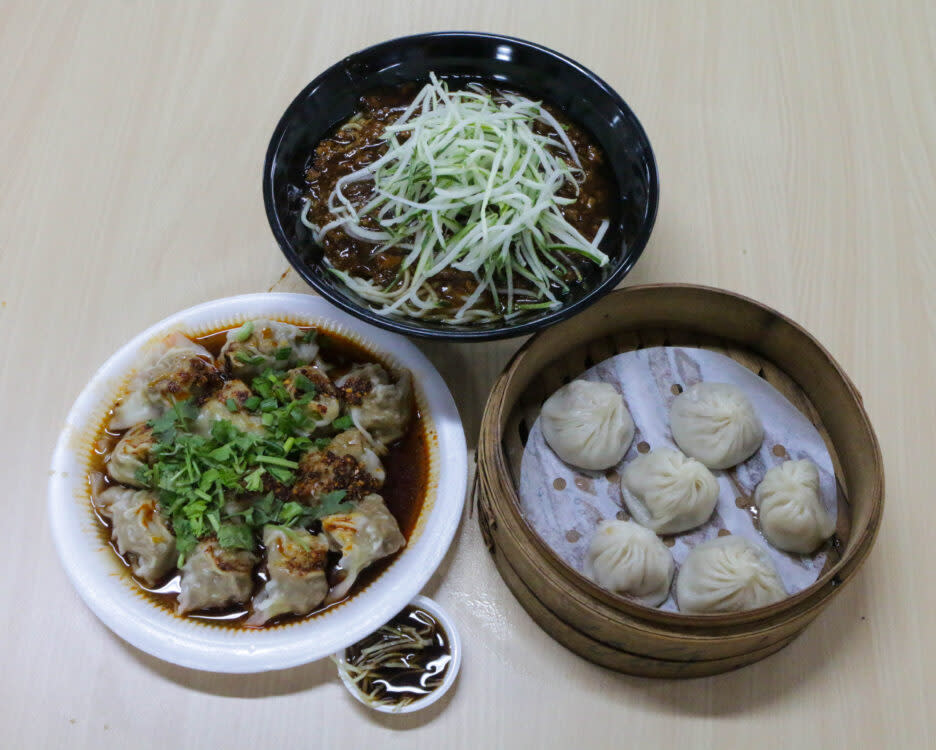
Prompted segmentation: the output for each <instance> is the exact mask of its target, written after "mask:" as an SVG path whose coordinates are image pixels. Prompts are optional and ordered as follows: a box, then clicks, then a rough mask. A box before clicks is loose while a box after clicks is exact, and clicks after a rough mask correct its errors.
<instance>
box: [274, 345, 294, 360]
mask: <svg viewBox="0 0 936 750" xmlns="http://www.w3.org/2000/svg"><path fill="white" fill-rule="evenodd" d="M291 354H292V347H291V346H282V347H280V348H279V349H277V350H276V353H275V354H274V355H273V356H274V357H275V358H276V359H278V360H279V361H281V362H282V361H283V360H287V359H289V357H290V355H291Z"/></svg>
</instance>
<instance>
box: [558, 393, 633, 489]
mask: <svg viewBox="0 0 936 750" xmlns="http://www.w3.org/2000/svg"><path fill="white" fill-rule="evenodd" d="M542 419H543V437H545V438H546V442H547V443H548V444H549V447H550V448H552V449H553V450H554V451H555V452H556V455H558V456H559V458H561V459H562V460H563V461H565V462H566V463H568V464H572V465H573V466H577V467H579V468H580V469H587V470H590V471H601V470H603V469H608V468H610V467H612V466H614V465H615V464H617V463H618V462H619V461H620V460H621V459H622V458H624V454H625V453H627V449H628V448H629V447H630V444H631V441H633V439H634V420H633V419H632V418H631V415H630V412H629V411H628V410H627V406H626V405H625V404H624V399H623V397H622V396H621V394H620V393H618V391H617V389H615V387H614V386H613V385H611V384H610V383H596V382H593V381H590V380H573V381H572V382H571V383H569V384H568V385H564V386H562V388H560V389H559V390H557V391H556V392H555V393H554V394H553V395H552V396H550V397H549V398H548V399H546V402H545V403H544V404H543V411H542Z"/></svg>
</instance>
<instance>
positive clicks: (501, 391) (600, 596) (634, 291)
mask: <svg viewBox="0 0 936 750" xmlns="http://www.w3.org/2000/svg"><path fill="white" fill-rule="evenodd" d="M679 292H681V293H687V294H689V295H693V296H695V297H696V298H698V299H709V300H713V299H719V298H721V299H723V300H727V301H730V302H731V303H732V304H733V305H735V306H737V305H740V306H742V307H747V308H749V310H750V311H751V312H756V313H758V314H760V315H761V316H762V317H763V318H764V319H765V320H766V321H767V325H768V327H769V328H773V327H775V326H780V327H786V328H787V329H789V331H790V332H792V333H793V334H794V336H796V337H798V338H799V339H801V343H803V344H806V345H808V346H810V347H812V349H813V350H814V353H815V354H816V355H817V356H818V357H819V358H820V359H821V361H822V363H823V365H824V366H825V367H827V368H828V370H829V372H830V375H834V376H835V377H837V378H838V380H839V381H840V384H841V386H842V387H843V388H844V390H845V393H846V395H847V397H848V400H849V402H850V403H849V406H850V407H851V408H852V410H853V412H854V415H853V416H855V417H857V420H858V427H859V429H860V431H861V433H862V438H863V440H864V442H865V443H866V446H867V448H868V451H869V454H870V459H871V464H872V466H871V472H872V473H873V475H874V478H875V481H874V486H873V487H872V488H871V492H870V494H871V502H872V508H871V512H870V515H869V517H868V520H867V523H866V524H865V525H864V526H863V527H862V528H860V529H857V530H856V529H853V534H852V538H851V539H849V541H848V544H847V547H846V549H845V551H844V554H843V555H842V557H841V559H840V560H839V561H837V562H836V563H835V564H834V565H833V566H832V567H831V568H830V569H829V570H828V571H827V572H826V573H824V574H823V575H822V576H820V578H819V579H818V580H817V581H816V582H815V583H813V584H812V585H810V586H808V587H807V588H805V589H803V590H802V591H800V592H798V593H796V594H794V595H792V596H789V597H786V598H785V599H783V600H781V601H779V602H777V603H775V604H772V605H769V606H766V607H760V608H757V609H753V610H747V611H744V612H737V613H717V614H684V613H679V612H664V611H662V610H659V609H656V608H653V607H646V606H643V605H640V604H637V603H636V602H634V601H632V600H629V599H626V598H624V597H621V596H618V595H616V594H613V593H612V592H610V591H607V590H605V589H603V588H601V587H599V586H598V585H597V584H595V583H594V582H593V581H591V580H589V579H588V578H586V577H585V576H584V575H583V574H581V573H579V572H578V571H576V570H575V569H573V568H572V567H571V566H570V565H568V564H566V563H565V562H564V561H563V560H561V559H560V558H559V557H558V555H556V553H555V552H554V551H553V550H552V549H551V548H550V547H549V546H548V545H547V544H546V543H545V542H544V541H543V540H542V539H541V538H540V536H539V535H538V534H537V533H536V532H535V531H534V530H533V528H532V527H531V526H530V525H529V523H528V522H527V520H526V518H525V517H524V516H523V514H522V512H521V510H520V504H519V497H518V495H517V491H516V488H515V487H514V484H513V481H512V479H511V477H510V471H509V469H508V467H507V460H506V457H505V455H504V451H503V448H502V441H503V439H504V428H505V425H506V420H507V418H508V417H509V415H510V413H511V409H512V408H513V404H511V405H510V407H509V408H505V407H506V406H507V404H506V401H507V391H508V387H509V386H510V384H511V383H512V381H513V379H514V378H515V377H517V373H518V371H519V370H520V369H521V367H522V366H523V363H524V361H525V359H526V358H527V357H528V356H530V355H531V354H532V353H534V352H537V350H538V348H539V347H541V346H544V341H547V340H552V339H554V338H556V337H557V336H556V334H557V333H561V332H564V331H567V330H570V329H572V328H573V327H575V326H577V325H578V326H579V327H580V326H581V322H582V321H581V320H580V318H581V317H583V316H587V315H588V314H589V312H591V313H592V314H594V313H595V312H596V311H598V310H599V309H601V308H609V309H612V308H613V307H614V306H615V305H618V304H622V303H624V302H625V301H626V302H627V303H628V304H631V305H639V302H640V300H641V299H646V298H647V297H648V296H653V295H659V294H661V293H679ZM673 323H674V321H672V320H670V321H666V320H653V321H647V322H646V324H635V325H628V326H627V327H625V328H622V329H621V330H639V328H640V326H641V325H645V326H646V327H651V326H656V327H663V326H666V325H670V326H672V325H673ZM679 325H680V326H681V327H682V328H684V329H685V330H687V331H689V330H696V331H698V333H700V334H707V335H710V332H709V331H706V330H704V328H703V327H701V326H693V325H684V324H682V323H680V324H679ZM716 335H718V336H720V337H721V338H727V337H725V336H724V335H723V334H716ZM591 338H595V337H591ZM588 340H589V337H588V336H587V335H586V336H584V337H581V343H582V344H584V343H586V342H587V341H588ZM736 343H739V344H744V345H746V346H749V347H750V348H752V349H753V350H754V351H755V352H758V354H759V356H762V357H764V358H765V359H768V360H769V361H771V362H773V361H774V360H773V357H772V356H771V355H769V354H760V350H759V349H758V341H756V340H752V341H743V340H741V339H738V340H737V341H736ZM562 354H563V352H562V351H557V352H556V353H555V355H554V356H552V357H551V358H550V359H549V360H548V362H547V366H548V364H549V363H551V362H554V361H555V360H556V359H558V358H559V357H561V356H562ZM777 367H779V368H780V369H781V370H784V371H785V368H783V367H781V366H780V365H777ZM532 377H535V375H534V376H531V378H529V379H528V380H527V382H529V380H530V379H532ZM477 460H478V474H479V485H480V489H481V490H482V492H481V496H484V495H485V494H486V495H487V496H488V497H490V498H492V499H494V500H495V502H496V501H497V499H498V498H500V499H502V502H498V503H497V510H498V511H502V512H503V513H504V514H505V515H506V518H503V520H505V521H508V522H509V523H507V524H505V526H506V527H507V533H509V534H510V536H511V537H513V539H514V541H515V542H516V543H517V544H516V546H517V549H519V550H522V551H524V552H525V554H527V556H529V557H530V558H531V559H532V560H534V561H535V558H536V555H533V552H534V551H535V552H536V553H537V555H538V556H539V558H540V560H539V562H545V563H546V564H547V565H548V566H549V568H550V569H551V572H554V573H557V574H558V576H559V577H560V578H562V579H564V580H565V581H566V582H567V583H569V584H571V585H570V586H568V587H567V588H568V589H569V592H568V593H569V595H570V596H571V597H573V598H575V599H577V600H579V604H580V606H582V607H584V608H585V609H586V610H592V611H593V612H594V613H595V614H598V615H599V616H606V615H607V613H608V610H611V611H613V612H615V613H618V614H620V615H623V616H625V617H626V618H627V619H628V621H629V624H630V625H632V626H634V627H637V628H647V629H648V631H649V632H652V631H654V630H656V628H658V627H660V626H662V627H665V628H666V629H667V630H668V631H672V630H673V629H674V628H678V629H683V630H686V631H687V632H686V635H689V634H690V633H692V632H699V631H703V632H704V631H705V630H706V629H710V628H714V629H716V630H717V631H720V632H721V631H722V629H723V628H728V629H729V630H737V632H738V633H739V636H741V635H744V634H750V632H751V630H750V625H751V624H762V625H764V626H765V629H771V628H773V627H777V626H778V625H781V624H782V623H783V622H786V621H788V620H791V619H798V618H802V617H803V616H805V615H806V614H807V613H809V612H810V611H811V610H813V609H815V608H816V607H821V606H824V605H825V603H826V602H827V600H828V598H829V597H830V596H832V595H833V593H835V592H836V591H837V590H838V589H840V588H841V587H842V586H843V585H844V584H845V583H847V582H848V581H849V580H851V578H852V577H853V574H854V573H855V571H856V570H857V569H858V568H859V567H860V565H861V563H862V562H863V561H864V560H865V558H866V557H867V555H868V553H869V552H870V550H871V548H872V546H873V544H874V540H875V538H876V536H877V532H878V529H879V528H880V521H881V516H882V513H883V505H884V472H883V458H882V455H881V450H880V445H879V443H878V440H877V437H876V435H875V433H874V429H873V427H872V426H871V422H870V419H869V418H868V415H867V412H866V411H865V409H864V406H863V403H862V399H861V395H860V393H859V392H858V390H857V388H855V386H854V384H853V383H852V381H851V379H850V378H849V377H848V375H847V374H846V373H845V372H844V370H843V369H842V367H841V366H840V365H839V364H838V362H836V360H835V359H834V357H833V356H832V355H831V353H830V352H829V351H828V350H827V349H826V348H825V347H824V346H822V344H820V343H819V342H818V341H817V340H816V339H815V338H814V337H813V336H812V335H811V334H810V333H809V332H808V331H807V330H806V329H805V328H803V327H802V326H801V325H799V324H798V323H796V322H795V321H793V320H791V319H790V318H789V317H787V316H785V315H783V314H782V313H780V312H778V311H776V310H774V309H772V308H771V307H769V306H767V305H765V304H763V303H760V302H758V301H756V300H754V299H751V298H749V297H746V296H744V295H741V294H738V293H736V292H731V291H726V290H722V289H717V288H714V287H708V286H701V285H695V284H664V283H657V284H644V285H637V286H632V287H628V288H626V289H621V290H617V291H615V292H612V293H611V294H609V295H607V296H606V297H604V298H603V299H601V300H599V301H598V302H597V303H596V304H595V305H594V306H593V307H592V308H591V309H590V311H586V312H585V313H582V314H581V315H580V316H577V317H576V318H573V319H571V320H569V321H564V322H563V323H560V324H558V325H556V326H554V327H552V328H550V329H547V330H545V331H541V332H540V333H538V334H536V335H535V336H533V337H531V338H530V339H528V340H527V341H526V342H525V343H524V344H523V345H522V346H521V347H520V349H518V350H517V352H516V353H515V354H514V355H513V357H511V359H510V360H509V361H508V363H507V365H506V366H505V367H504V370H503V371H502V373H501V375H500V376H499V377H498V379H497V381H496V382H495V384H494V387H493V388H492V390H491V394H490V396H489V398H488V402H487V405H486V406H485V410H484V414H483V417H482V423H481V430H480V440H479V446H478V459H477ZM846 486H847V483H846ZM491 511H492V513H493V515H494V516H495V517H497V511H495V510H494V509H493V508H492V509H491ZM524 545H528V547H527V548H526V549H524ZM745 626H747V627H745ZM699 634H700V635H701V634H702V633H701V632H699ZM713 635H714V632H713ZM726 635H728V633H724V632H722V634H721V635H720V637H725V636H726Z"/></svg>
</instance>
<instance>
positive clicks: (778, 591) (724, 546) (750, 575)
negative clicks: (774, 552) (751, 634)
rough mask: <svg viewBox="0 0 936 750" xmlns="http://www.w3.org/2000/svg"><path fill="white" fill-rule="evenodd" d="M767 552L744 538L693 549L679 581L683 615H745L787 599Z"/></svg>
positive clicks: (724, 539)
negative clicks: (730, 613) (743, 613)
mask: <svg viewBox="0 0 936 750" xmlns="http://www.w3.org/2000/svg"><path fill="white" fill-rule="evenodd" d="M786 596H787V592H786V589H785V588H784V586H783V581H782V580H781V579H780V574H779V573H777V569H776V567H774V564H773V561H772V560H771V559H770V557H769V556H768V554H767V552H766V551H765V550H764V549H762V548H760V547H758V546H757V545H755V544H753V543H752V542H749V541H748V540H747V539H745V538H744V537H741V536H735V535H734V534H731V535H729V536H718V537H715V538H714V539H710V540H709V541H707V542H703V543H702V544H699V545H697V546H696V547H693V548H692V550H691V551H690V552H689V554H688V555H687V556H686V559H685V561H684V562H683V564H682V566H681V567H680V569H679V575H678V576H677V577H676V603H677V604H678V605H679V611H680V612H686V613H688V614H707V613H714V612H743V611H746V610H749V609H757V608H758V607H766V606H767V605H768V604H773V603H774V602H778V601H780V600H781V599H784V598H786Z"/></svg>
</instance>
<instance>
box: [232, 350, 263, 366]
mask: <svg viewBox="0 0 936 750" xmlns="http://www.w3.org/2000/svg"><path fill="white" fill-rule="evenodd" d="M234 358H235V359H236V360H237V361H238V362H241V363H242V364H245V365H259V364H261V363H262V362H263V361H264V359H263V357H261V356H260V355H256V356H252V355H250V354H248V353H247V352H245V351H244V350H240V351H238V352H237V353H236V354H235V355H234Z"/></svg>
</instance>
